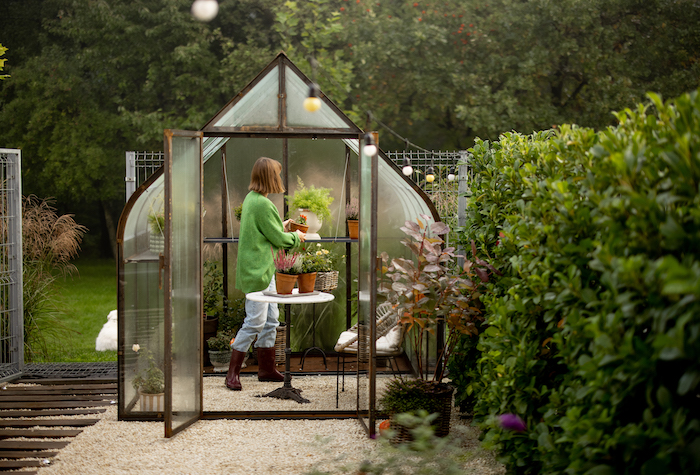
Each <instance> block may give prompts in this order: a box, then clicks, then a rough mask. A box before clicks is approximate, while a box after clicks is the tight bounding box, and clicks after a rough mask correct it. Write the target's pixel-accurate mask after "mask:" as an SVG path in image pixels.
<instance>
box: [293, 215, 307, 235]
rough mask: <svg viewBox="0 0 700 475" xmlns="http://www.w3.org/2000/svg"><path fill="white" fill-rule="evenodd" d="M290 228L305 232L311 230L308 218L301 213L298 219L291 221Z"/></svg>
mask: <svg viewBox="0 0 700 475" xmlns="http://www.w3.org/2000/svg"><path fill="white" fill-rule="evenodd" d="M289 228H290V230H292V231H297V230H299V231H301V232H302V233H305V232H307V231H308V230H309V225H308V224H307V218H306V215H305V214H300V215H299V217H298V218H297V220H296V221H294V220H292V221H291V222H290V223H289Z"/></svg>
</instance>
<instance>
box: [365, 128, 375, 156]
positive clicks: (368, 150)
mask: <svg viewBox="0 0 700 475" xmlns="http://www.w3.org/2000/svg"><path fill="white" fill-rule="evenodd" d="M363 139H364V141H365V146H364V147H363V149H362V151H363V152H364V153H365V155H367V156H368V157H374V156H375V155H376V154H377V145H376V144H375V143H374V137H373V136H372V134H370V133H369V132H367V133H366V134H365V135H364V137H363Z"/></svg>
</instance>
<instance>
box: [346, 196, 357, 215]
mask: <svg viewBox="0 0 700 475" xmlns="http://www.w3.org/2000/svg"><path fill="white" fill-rule="evenodd" d="M359 218H360V202H359V201H358V200H357V198H352V199H351V200H350V202H349V203H348V204H346V205H345V219H359Z"/></svg>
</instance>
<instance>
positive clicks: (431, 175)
mask: <svg viewBox="0 0 700 475" xmlns="http://www.w3.org/2000/svg"><path fill="white" fill-rule="evenodd" d="M425 181H427V182H428V183H432V182H434V181H435V171H434V170H433V166H432V165H431V166H429V167H428V170H427V171H426V172H425Z"/></svg>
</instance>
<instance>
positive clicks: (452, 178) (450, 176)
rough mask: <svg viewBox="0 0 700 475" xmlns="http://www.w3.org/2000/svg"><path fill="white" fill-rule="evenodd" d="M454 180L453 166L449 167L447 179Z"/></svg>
mask: <svg viewBox="0 0 700 475" xmlns="http://www.w3.org/2000/svg"><path fill="white" fill-rule="evenodd" d="M454 180H455V167H452V168H450V173H448V174H447V181H454Z"/></svg>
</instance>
